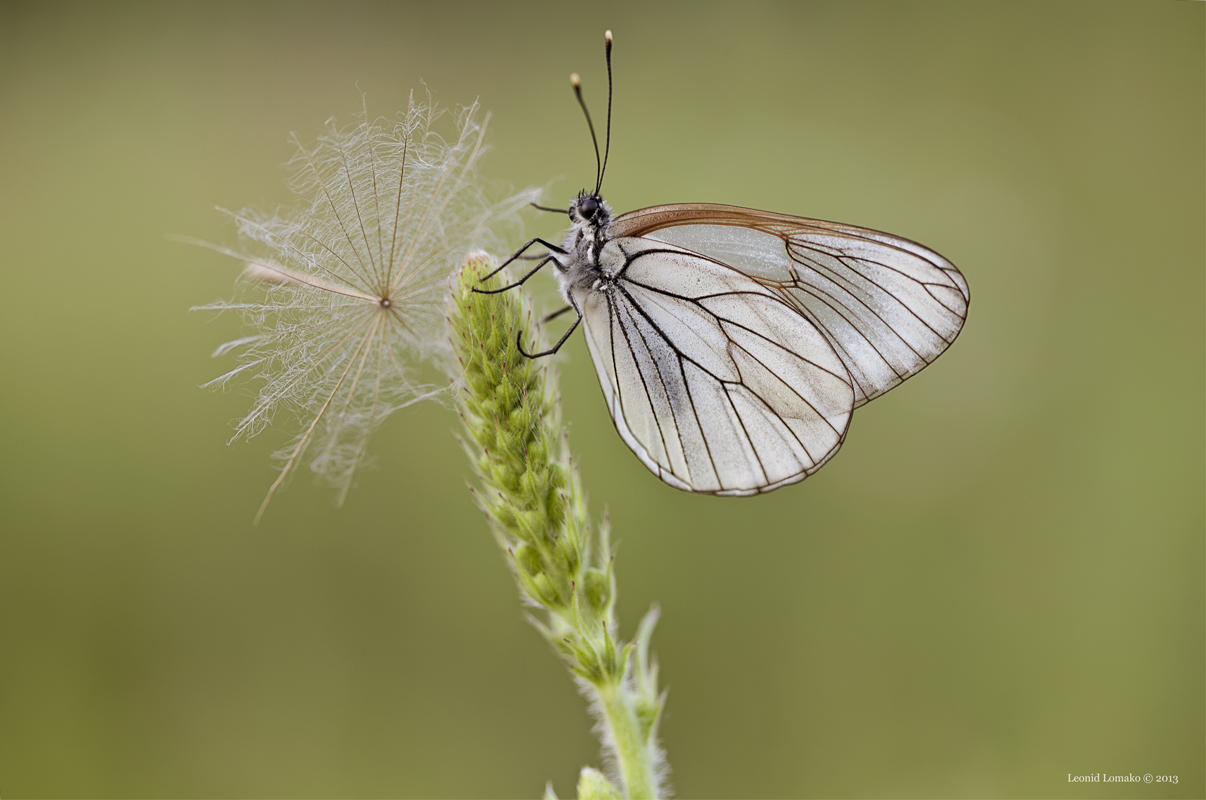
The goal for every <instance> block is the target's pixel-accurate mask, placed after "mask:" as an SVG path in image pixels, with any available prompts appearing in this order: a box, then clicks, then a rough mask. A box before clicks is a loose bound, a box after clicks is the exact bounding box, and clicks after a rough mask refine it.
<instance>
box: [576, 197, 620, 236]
mask: <svg viewBox="0 0 1206 800" xmlns="http://www.w3.org/2000/svg"><path fill="white" fill-rule="evenodd" d="M569 218H570V222H571V223H572V224H573V226H574V227H576V228H577V227H588V228H594V229H596V230H606V228H607V226H608V225H609V224H610V223H611V208H610V207H609V206H608V205H607V203H606V202H604V200H603V198H602V197H600V196H599V195H598V193H596V192H587V191H581V192H579V193H578V196H577V197H575V198H574V199H573V200H571V201H570V206H569Z"/></svg>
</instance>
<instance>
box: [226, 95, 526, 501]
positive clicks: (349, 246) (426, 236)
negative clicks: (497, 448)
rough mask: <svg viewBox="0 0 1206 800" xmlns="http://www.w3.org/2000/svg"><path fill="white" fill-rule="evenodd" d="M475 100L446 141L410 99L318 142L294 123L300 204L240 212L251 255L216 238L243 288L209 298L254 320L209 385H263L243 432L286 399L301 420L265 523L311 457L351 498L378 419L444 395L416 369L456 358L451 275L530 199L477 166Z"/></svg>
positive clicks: (429, 109)
mask: <svg viewBox="0 0 1206 800" xmlns="http://www.w3.org/2000/svg"><path fill="white" fill-rule="evenodd" d="M478 112H479V109H478V106H477V104H476V103H475V104H473V105H472V106H470V107H468V108H466V109H463V110H462V111H461V112H460V113H459V114H456V115H454V116H455V119H454V125H453V126H449V127H451V128H452V129H453V131H454V133H453V135H452V136H450V137H448V138H444V137H443V136H441V135H440V134H439V133H437V132H436V130H435V126H436V124H437V122H438V121H439V120H440V118H441V116H442V112H441V111H439V110H438V109H437V108H435V107H434V106H433V105H432V104H431V103H430V102H428V103H416V102H415V101H414V98H413V96H412V98H411V102H410V104H409V107H408V109H407V111H406V112H405V114H399V115H398V117H397V118H396V119H394V120H383V119H375V120H372V121H370V120H369V119H368V116H367V113H366V114H365V115H364V116H363V117H362V118H361V119H360V120H359V121H358V122H357V123H355V124H353V125H351V126H348V127H339V126H337V125H336V123H335V122H334V121H330V122H328V123H327V128H326V131H325V133H324V134H323V135H322V136H320V137H319V139H318V141H317V142H316V143H315V144H314V145H313V146H309V147H308V146H306V145H304V144H303V143H302V142H301V141H300V140H299V139H298V138H297V136H296V135H294V137H293V142H294V144H295V145H296V146H297V154H296V155H295V156H294V157H293V159H292V160H291V161H289V163H288V164H287V167H288V169H289V171H290V180H289V186H290V188H291V189H292V190H293V191H294V193H295V194H296V195H297V197H298V200H299V204H298V206H297V207H296V208H295V209H293V210H291V211H282V212H278V213H276V214H265V213H260V212H256V211H253V210H244V211H239V212H228V213H231V216H232V217H233V218H234V220H235V221H236V223H237V224H238V228H239V233H240V235H241V237H242V238H243V239H244V241H245V242H246V243H247V244H248V245H249V247H248V251H247V252H240V251H235V250H229V249H226V248H215V249H218V250H219V251H220V252H223V253H225V254H227V255H230V256H233V257H235V258H238V259H240V260H242V261H245V262H246V264H247V267H246V269H245V270H244V272H243V276H242V279H241V281H240V284H239V286H240V294H241V296H240V297H239V298H238V299H237V300H236V301H233V302H219V303H214V304H212V305H208V306H203V308H205V309H209V310H216V311H237V312H238V313H239V314H241V315H242V316H243V318H244V320H245V321H246V322H248V323H249V324H250V326H251V327H253V328H254V329H255V331H256V332H255V333H254V334H253V335H250V336H246V337H244V338H240V339H236V340H234V341H231V342H227V343H226V344H224V345H222V346H221V347H219V348H218V350H217V351H216V352H215V355H225V354H228V353H232V352H233V353H237V354H238V357H239V361H240V363H239V366H237V367H235V368H234V369H232V370H230V371H229V372H227V373H226V374H224V375H222V376H220V377H219V378H217V379H215V380H214V381H211V382H210V383H209V384H207V385H209V386H223V387H224V386H226V385H227V384H228V383H229V382H230V381H231V380H233V379H235V378H236V377H239V376H244V375H246V376H248V377H251V378H252V379H253V380H255V381H258V382H259V383H260V387H259V391H258V395H257V397H256V399H255V402H254V404H253V405H252V408H251V410H250V411H249V412H248V413H247V414H246V416H244V417H243V418H242V419H240V420H238V421H237V422H236V423H235V435H234V437H233V438H232V441H233V440H235V439H239V438H251V437H252V436H255V435H256V434H257V433H259V432H261V431H262V430H263V429H264V427H265V426H267V425H268V424H269V423H270V422H272V421H273V418H274V417H275V415H276V413H277V412H278V411H280V410H281V409H286V410H288V411H290V412H292V413H293V414H295V415H296V416H297V418H298V419H299V420H300V421H301V427H300V430H299V432H298V433H297V434H296V436H295V437H294V438H293V439H292V441H291V442H290V443H289V444H288V445H287V446H286V447H285V448H284V449H283V450H281V451H280V452H278V453H277V456H278V457H279V458H280V459H281V460H282V462H283V465H282V468H281V472H280V475H279V476H278V477H277V479H276V480H275V482H274V483H273V484H272V486H271V488H270V489H269V490H268V494H267V496H266V497H265V498H264V503H263V505H262V506H261V507H260V511H259V514H257V516H256V519H257V520H258V519H259V517H260V515H262V514H263V512H264V509H265V508H266V507H267V504H268V502H269V500H271V498H272V496H273V494H274V493H275V492H276V490H277V489H278V488H280V486H281V485H282V484H283V483H284V482H285V480H286V479H287V478H288V477H289V476H290V475H291V474H292V473H293V472H294V471H295V470H296V469H297V467H298V466H299V465H300V464H302V463H306V462H307V461H308V463H309V465H310V468H311V469H312V470H313V471H314V472H315V473H316V474H317V475H318V476H319V477H320V478H322V479H323V480H325V481H326V482H328V483H330V484H331V485H333V486H335V487H336V488H338V489H339V496H338V502H339V503H342V502H343V500H344V498H346V496H347V491H348V489H349V487H350V486H351V483H352V479H353V476H354V475H355V472H356V469H357V467H358V466H360V465H362V464H363V463H364V460H365V451H366V447H367V444H368V439H369V435H370V434H371V433H372V432H373V430H374V429H376V428H377V427H378V426H379V425H380V424H381V422H382V421H383V420H384V419H385V418H386V417H388V416H389V415H390V414H391V413H393V412H394V411H397V410H399V409H401V408H404V407H406V406H408V405H410V404H412V403H414V402H416V401H418V400H421V399H424V398H427V397H432V396H435V395H436V394H438V393H439V392H441V391H442V387H436V386H432V385H427V384H424V383H423V382H422V381H421V380H419V379H418V378H417V377H416V376H417V368H418V367H419V365H420V364H421V363H422V362H423V361H428V362H434V363H435V364H437V365H441V366H446V365H447V364H448V363H449V353H448V347H449V345H448V342H447V336H445V334H444V325H445V321H444V298H445V296H446V294H447V291H448V277H449V275H450V273H451V272H452V271H453V270H454V269H455V268H456V267H457V266H458V265H459V263H460V262H461V261H462V260H463V259H464V257H465V255H466V253H468V252H469V251H470V250H471V249H473V248H474V247H477V246H480V245H481V244H483V243H484V241H485V240H486V239H487V238H488V235H489V225H490V224H491V223H492V222H495V221H498V220H500V219H502V218H504V217H506V216H509V215H513V214H514V213H515V212H516V211H517V210H518V208H519V207H520V206H521V205H523V204H524V203H526V202H527V201H528V200H530V199H531V198H530V197H528V196H527V195H518V196H515V197H512V198H509V199H508V200H506V201H503V202H501V203H496V204H492V203H490V202H489V201H488V200H487V198H486V195H485V194H484V192H483V191H482V190H481V188H480V186H479V184H478V182H477V180H478V179H477V175H476V169H477V165H478V161H479V159H480V158H481V156H482V154H483V152H484V147H483V139H484V135H485V132H486V121H485V120H482V121H479V119H478Z"/></svg>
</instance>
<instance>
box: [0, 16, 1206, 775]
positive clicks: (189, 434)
mask: <svg viewBox="0 0 1206 800" xmlns="http://www.w3.org/2000/svg"><path fill="white" fill-rule="evenodd" d="M1204 12H1206V4H1203V3H1199V2H1175V1H1174V0H1142V1H1138V0H1136V1H1135V2H1102V1H1100V0H1092V1H1091V2H1073V1H1072V0H1067V1H1066V2H1054V3H1053V2H1008V3H1006V2H996V3H994V2H984V3H966V2H961V1H958V0H956V1H955V2H895V1H894V2H862V1H859V2H809V3H782V4H775V3H765V2H741V3H734V2H719V3H716V2H712V3H709V2H700V3H694V2H693V3H679V4H670V3H648V2H646V3H589V2H577V3H565V2H558V3H511V4H505V5H504V4H498V5H493V4H474V3H464V2H444V3H411V4H407V3H347V2H341V3H331V4H297V3H282V4H242V3H228V4H222V3H206V4H191V3H145V4H124V5H123V4H107V5H104V4H86V3H80V4H52V3H8V4H5V5H4V6H3V7H2V8H0V269H2V270H3V282H2V283H0V292H2V310H0V375H2V376H3V377H2V379H0V380H2V381H3V384H2V385H3V390H2V391H0V648H2V652H0V794H3V795H4V796H6V797H19V796H59V797H62V796H93V797H108V796H113V797H117V796H121V797H140V796H160V797H197V796H212V797H228V796H233V797H282V796H299V797H308V796H336V797H343V796H348V797H376V796H396V797H524V796H528V797H531V796H534V795H537V794H539V793H540V792H541V791H542V790H543V787H544V783H545V781H546V780H551V781H552V782H553V785H554V787H555V789H556V790H557V791H558V792H559V793H560V794H561V795H562V796H566V795H572V792H573V783H574V780H575V777H576V774H577V771H578V769H579V768H580V767H581V766H583V765H586V764H598V755H597V748H596V744H595V742H594V740H593V738H592V736H591V734H590V732H589V722H588V720H587V718H586V715H585V713H584V707H583V702H582V700H581V699H580V698H579V697H578V696H577V695H576V693H575V691H574V689H573V686H572V685H571V682H570V680H569V678H568V677H567V675H566V673H565V670H564V669H563V667H562V666H561V664H560V663H558V662H557V660H556V659H555V658H554V657H553V656H552V655H551V654H550V652H549V650H548V648H547V646H546V645H545V644H544V643H543V641H542V640H541V639H540V637H539V636H538V635H537V633H536V632H535V631H533V630H532V629H530V628H529V627H528V626H527V625H526V623H525V622H524V621H523V619H522V614H521V609H520V606H519V603H518V601H517V597H516V592H515V589H514V586H513V583H512V580H511V577H510V575H509V574H508V571H507V568H506V566H505V565H504V562H503V560H502V559H501V558H500V556H499V554H498V552H497V551H496V548H495V545H494V543H493V541H492V540H491V538H490V536H489V534H488V532H487V529H486V526H485V522H484V520H483V519H482V517H481V516H480V514H479V513H478V512H477V511H476V510H475V509H474V506H473V503H472V501H471V499H470V497H469V494H468V492H467V491H466V488H465V487H466V481H467V479H468V468H467V464H466V462H465V460H464V458H463V456H462V454H461V452H460V450H459V449H458V447H457V445H456V443H455V439H454V435H455V430H456V427H457V421H456V419H455V417H454V415H453V414H451V413H450V412H449V411H448V410H446V409H444V408H441V407H439V406H436V405H434V404H428V405H427V406H426V407H415V408H413V409H411V410H408V411H406V412H404V413H401V414H399V415H397V416H395V417H394V418H391V420H390V421H389V422H388V424H387V425H386V426H385V427H384V429H383V430H382V431H381V434H380V435H379V436H378V437H377V438H376V439H375V440H374V443H373V448H372V449H373V451H374V452H375V454H376V457H377V467H378V468H377V469H376V470H375V471H372V472H368V473H365V474H363V475H362V477H361V479H360V482H359V486H358V488H356V489H355V490H353V492H352V494H351V497H350V499H349V501H348V502H347V504H346V506H345V507H344V508H342V509H336V508H334V507H333V503H332V501H333V499H334V493H333V492H330V491H328V490H325V489H321V488H317V487H314V486H311V485H310V482H309V480H308V479H307V478H305V477H304V476H303V477H301V478H300V479H298V480H295V481H294V482H293V483H292V485H291V486H290V487H289V489H288V490H287V491H286V492H284V493H283V494H281V495H279V496H278V498H277V499H276V500H275V501H274V503H273V505H272V506H271V507H270V508H269V511H268V514H267V516H266V518H265V519H264V521H263V523H262V524H261V525H259V526H258V527H253V526H252V524H251V521H252V517H253V515H254V514H255V511H256V508H257V507H258V505H259V502H260V500H261V498H262V497H263V495H264V492H265V490H266V489H267V487H268V485H269V483H270V482H271V480H272V478H273V476H274V472H273V467H272V463H271V461H270V458H269V455H270V453H271V451H272V450H273V449H275V448H276V447H278V446H280V445H281V444H282V443H283V442H284V441H285V439H286V438H287V436H288V434H287V431H285V430H276V431H272V432H269V433H266V434H264V435H263V436H262V437H261V438H259V439H257V440H255V441H253V442H252V443H251V444H250V445H238V446H234V447H227V446H226V445H225V441H226V439H227V437H228V436H229V434H230V429H229V427H228V422H229V421H230V420H231V419H233V418H235V417H237V416H239V415H240V413H241V412H242V410H243V409H244V408H246V406H247V403H248V397H247V392H246V387H244V389H243V390H237V391H233V392H230V393H228V394H220V393H219V394H213V393H209V392H206V391H201V390H199V389H198V385H199V384H201V383H202V382H204V381H206V380H208V379H209V378H211V377H213V376H215V375H216V374H218V373H219V372H220V371H223V370H224V369H226V368H228V366H229V364H230V362H229V361H217V362H215V361H213V360H211V359H210V357H209V354H210V352H211V351H212V350H213V349H214V347H215V346H216V345H217V344H219V343H220V342H223V341H225V340H226V339H229V338H232V337H233V336H234V335H236V334H237V333H238V331H239V327H238V324H237V322H236V321H235V320H233V319H225V318H222V319H217V320H215V319H212V318H211V317H209V316H206V315H204V314H189V313H188V310H189V308H190V307H191V306H193V305H197V304H201V303H206V302H209V301H212V300H215V299H218V298H223V297H228V296H230V294H231V288H232V283H233V280H234V278H235V276H236V274H237V273H238V271H239V265H238V264H235V263H232V262H231V261H229V260H226V259H224V258H222V257H221V256H218V255H216V254H213V253H211V252H208V251H205V250H202V249H199V248H192V247H188V246H185V245H181V244H178V243H176V242H174V241H171V240H169V239H168V238H167V237H168V235H171V234H181V235H187V236H195V237H199V238H202V239H207V240H210V241H215V242H226V243H231V242H233V241H234V240H235V237H234V231H233V230H232V228H231V227H230V226H229V224H228V223H227V222H226V221H225V220H224V218H223V217H222V216H221V215H220V214H219V213H218V212H216V211H215V210H214V208H215V206H225V207H234V208H238V207H242V206H245V205H259V206H273V205H275V204H277V203H281V202H286V201H288V200H289V196H288V193H287V191H286V189H285V187H284V185H283V178H284V172H283V170H282V169H281V167H280V165H281V164H282V163H283V162H284V161H285V160H286V159H287V158H288V157H289V156H290V155H291V152H292V151H291V148H290V146H289V145H288V143H287V141H286V137H287V135H288V133H289V132H291V131H297V132H298V133H299V135H300V136H301V137H302V138H303V139H306V140H309V139H313V138H314V137H315V136H316V135H317V133H318V131H319V129H320V127H321V125H322V123H323V121H324V120H325V119H326V118H327V117H328V116H332V115H334V116H336V117H338V118H340V119H343V120H351V119H352V118H353V117H354V116H355V114H356V113H357V112H358V111H359V110H360V107H361V93H362V92H363V93H364V94H365V95H366V97H367V103H368V107H369V110H370V112H371V113H374V114H384V115H391V114H393V113H394V112H395V111H396V110H398V109H400V108H404V107H405V100H406V96H407V94H408V93H409V91H410V90H411V89H412V88H416V89H419V90H420V91H421V90H422V88H421V87H422V83H421V81H425V82H426V83H427V85H428V86H429V87H431V89H432V91H433V92H434V95H435V97H436V99H437V100H438V101H440V102H442V103H444V104H446V105H456V104H461V103H469V102H471V101H473V100H474V99H475V98H480V100H481V102H482V104H483V105H484V106H485V107H486V108H488V109H490V110H492V111H493V114H494V116H493V120H492V123H491V125H492V136H491V140H492V142H493V145H494V147H495V149H494V152H493V153H492V154H491V155H490V156H489V157H488V158H487V161H486V167H485V169H486V173H487V175H488V177H489V178H490V179H492V180H494V181H497V182H499V183H500V184H502V185H510V186H513V187H522V186H527V185H541V186H545V187H547V188H548V189H549V191H548V193H547V194H546V200H547V201H548V202H551V203H560V202H564V201H565V200H566V199H567V198H568V197H569V196H570V195H571V194H572V193H574V192H575V191H576V190H578V189H579V188H581V187H582V186H583V185H585V184H587V183H588V182H589V181H590V180H591V179H592V178H593V174H594V163H593V155H592V153H591V151H590V149H589V139H588V137H587V134H586V130H585V126H584V124H583V121H582V119H581V116H580V115H579V112H578V110H577V108H576V106H575V104H574V101H573V98H572V95H571V92H570V90H569V86H568V82H567V80H566V76H567V75H568V73H569V72H571V71H578V72H580V73H582V75H583V78H584V81H585V86H586V92H587V96H588V98H589V99H591V100H593V101H594V103H595V108H596V109H597V110H596V114H597V115H601V113H602V111H601V100H602V98H603V96H604V87H605V84H604V72H603V59H602V34H603V30H604V29H605V28H611V29H612V30H613V31H614V32H615V35H616V50H615V65H616V101H615V124H614V137H615V140H614V143H613V147H612V161H611V168H610V170H609V173H608V181H607V185H606V187H605V193H606V196H607V198H608V199H609V200H610V201H611V203H612V204H613V206H614V207H615V208H617V209H618V210H625V209H631V208H637V207H641V206H645V205H653V204H656V203H663V202H674V201H715V202H724V203H732V204H739V205H747V206H753V207H757V208H765V209H772V210H776V211H781V212H787V213H794V214H800V215H808V216H815V217H820V218H824V219H835V220H841V221H845V222H851V223H856V224H860V225H865V226H869V227H874V228H880V229H883V230H888V231H892V232H895V233H899V234H902V235H905V236H908V237H910V238H914V239H917V240H919V241H922V242H925V243H927V244H929V245H930V246H932V247H934V248H935V249H937V250H939V251H940V252H942V253H943V254H944V255H946V256H948V257H949V258H951V260H952V261H954V262H955V263H956V264H957V265H959V266H960V268H961V269H962V270H963V272H964V273H965V274H966V275H967V277H968V279H969V281H970V284H971V288H972V306H971V314H970V320H969V322H968V324H967V327H966V329H965V331H964V333H963V335H962V336H961V337H960V339H959V341H958V342H957V343H956V344H955V346H954V347H953V348H952V349H951V350H950V352H949V353H947V354H946V355H945V356H943V357H942V359H941V360H939V361H938V362H937V363H936V364H935V365H934V366H932V367H931V368H930V369H929V370H927V371H926V373H925V374H924V375H923V376H922V377H920V378H918V379H916V380H914V381H910V382H909V383H908V384H906V385H905V386H903V387H901V388H899V389H897V390H896V391H894V392H892V393H891V395H889V396H888V397H886V398H884V399H882V400H879V401H877V402H875V403H873V404H872V405H870V406H868V407H867V408H865V409H863V410H860V411H859V412H858V414H857V415H856V416H855V421H854V424H853V426H852V429H851V433H850V436H849V438H848V440H847V443H846V445H845V447H844V449H843V451H842V453H841V454H840V455H839V456H838V457H837V458H836V459H835V460H834V461H833V462H832V463H831V464H830V465H829V466H827V467H826V468H825V470H824V471H823V472H821V473H820V474H818V475H817V476H815V477H813V478H812V479H810V480H808V481H807V482H805V483H804V484H801V485H798V486H793V487H791V488H787V489H783V490H782V491H778V492H775V493H773V494H771V495H769V496H765V497H759V498H754V499H717V498H712V497H693V496H689V495H686V494H682V493H679V492H677V491H674V490H672V489H669V488H667V487H665V486H663V485H662V484H661V483H660V482H659V481H657V480H656V479H655V478H654V477H653V476H651V475H650V474H649V473H648V472H647V471H646V470H645V469H644V468H643V467H641V466H640V464H639V463H638V462H637V460H636V459H635V458H634V457H633V456H632V455H631V454H630V453H629V452H628V450H627V449H626V448H625V446H624V445H623V443H622V442H621V441H620V439H619V438H618V436H617V435H616V434H615V432H614V430H613V429H612V425H611V422H610V421H609V419H608V417H607V414H606V410H605V407H604V404H603V402H602V399H601V396H600V393H599V390H598V388H597V385H596V379H595V376H594V370H593V369H592V368H591V366H590V364H589V360H588V357H587V354H586V351H585V347H584V345H583V343H582V340H581V337H577V338H576V339H575V341H574V342H573V343H572V344H571V345H570V346H569V347H568V348H567V351H566V353H567V354H566V355H565V356H564V357H562V358H560V359H559V361H560V368H561V371H562V375H563V380H562V390H563V396H564V407H565V415H566V419H567V420H568V421H569V424H570V426H571V431H572V441H573V447H574V450H575V452H576V454H577V457H578V459H579V461H580V463H581V466H582V471H583V474H584V476H585V483H586V486H587V488H588V490H589V493H590V496H591V499H592V507H593V510H594V512H596V513H602V512H603V510H604V509H605V508H606V509H608V510H609V511H610V513H611V517H612V522H613V526H614V531H615V535H616V537H617V538H618V539H619V541H620V550H619V556H618V561H617V565H618V574H619V579H620V612H621V617H622V620H623V622H624V624H625V632H627V633H629V634H631V632H632V630H633V627H634V625H635V622H636V620H637V619H638V618H639V615H640V614H641V613H643V611H644V610H645V609H646V608H647V607H648V606H649V604H650V603H652V602H657V603H660V604H661V607H662V610H663V622H662V625H661V627H660V629H659V631H658V632H657V634H656V636H655V649H656V650H657V652H658V653H659V655H660V657H661V663H662V668H663V678H664V681H665V683H666V685H668V686H669V689H670V695H669V705H668V710H667V716H666V718H665V721H664V727H663V731H664V735H665V743H666V746H667V748H668V751H669V757H670V762H671V765H672V767H673V770H674V773H673V782H674V785H675V787H676V789H677V791H678V792H679V794H680V795H682V796H684V797H805V796H824V797H866V796H896V797H1112V796H1118V797H1124V796H1125V797H1161V798H1162V797H1202V796H1203V794H1206V786H1204V759H1206V757H1204V755H1203V754H1204V752H1206V734H1204V712H1203V708H1204V705H1206V698H1204V692H1203V684H1204V649H1206V635H1204V630H1206V619H1204V616H1206V612H1204V608H1206V595H1204V548H1203V538H1204V534H1203V531H1204V512H1203V508H1204V501H1206V497H1204V495H1206V491H1204V488H1203V487H1204V485H1206V474H1204V473H1206V465H1204V460H1206V457H1204V442H1206V432H1204V423H1203V419H1204V409H1206V403H1204V384H1206V375H1204V362H1206V352H1204V347H1206V346H1204V341H1206V313H1204V305H1203V297H1204V292H1206V286H1204V268H1203V267H1204V262H1206V223H1204V220H1206V200H1204V191H1203V175H1204V160H1203V142H1204V140H1206V131H1204V120H1206V101H1204V99H1203V98H1204V96H1206V78H1204V74H1206V56H1204V51H1206V47H1204V30H1206V28H1204V23H1206V14H1204ZM560 225H561V222H560V220H558V219H555V218H551V217H550V216H543V217H542V216H540V215H538V214H533V215H532V216H531V217H530V218H529V219H528V221H527V223H526V231H527V233H528V235H545V236H552V235H557V234H558V233H559V229H560ZM542 280H544V288H543V289H541V290H539V291H540V292H543V293H544V294H546V295H547V294H548V293H549V290H550V287H551V285H552V281H551V280H550V279H548V278H544V279H542ZM1068 773H1072V774H1086V773H1089V774H1091V773H1112V774H1126V773H1131V774H1137V775H1142V774H1144V773H1153V774H1156V775H1175V776H1178V779H1179V783H1178V784H1177V785H1172V786H1170V785H1167V784H1151V785H1143V784H1139V785H1131V784H1128V785H1121V786H1119V785H1113V784H1105V783H1098V784H1090V785H1077V784H1070V783H1068V781H1067V775H1068Z"/></svg>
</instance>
